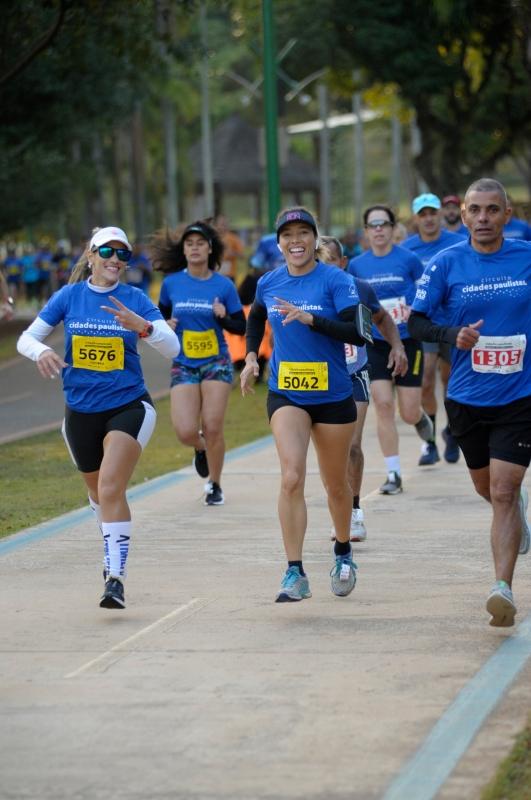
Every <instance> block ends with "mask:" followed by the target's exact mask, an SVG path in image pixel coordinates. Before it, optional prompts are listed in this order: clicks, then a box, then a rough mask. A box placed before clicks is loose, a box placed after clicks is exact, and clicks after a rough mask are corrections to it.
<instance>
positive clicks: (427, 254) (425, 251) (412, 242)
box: [402, 228, 468, 267]
mask: <svg viewBox="0 0 531 800" xmlns="http://www.w3.org/2000/svg"><path fill="white" fill-rule="evenodd" d="M465 230H466V229H465ZM465 237H468V231H466V233H465V234H460V233H454V232H453V231H447V230H445V228H441V235H440V236H439V238H438V239H435V240H434V241H433V242H425V241H423V240H422V239H421V238H420V236H419V235H418V233H415V234H414V235H413V236H408V237H407V239H404V241H403V242H402V247H405V248H406V250H411V252H412V253H415V255H416V256H418V257H419V258H420V260H421V261H422V266H423V267H425V266H426V265H427V263H428V261H429V260H430V259H432V258H433V256H436V255H437V253H440V252H441V250H446V248H447V247H452V245H454V244H459V242H462V241H463V239H464V238H465Z"/></svg>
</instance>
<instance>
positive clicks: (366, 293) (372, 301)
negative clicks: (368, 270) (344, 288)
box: [345, 278, 382, 375]
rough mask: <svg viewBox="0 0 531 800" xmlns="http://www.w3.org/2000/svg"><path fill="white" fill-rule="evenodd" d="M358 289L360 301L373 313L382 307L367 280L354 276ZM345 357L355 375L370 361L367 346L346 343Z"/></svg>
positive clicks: (350, 372)
mask: <svg viewBox="0 0 531 800" xmlns="http://www.w3.org/2000/svg"><path fill="white" fill-rule="evenodd" d="M354 283H355V284H356V289H357V290H358V294H359V298H360V303H363V305H364V306H367V308H370V310H371V311H372V313H373V314H376V313H377V312H378V311H380V309H381V308H382V305H381V303H380V301H379V300H378V298H377V297H376V292H375V291H374V289H373V288H372V286H371V285H370V283H368V282H367V281H363V280H361V278H354ZM345 357H346V361H347V370H348V374H349V375H354V373H355V372H357V371H358V370H360V369H363V367H364V366H365V364H366V363H367V361H368V356H367V346H366V345H355V344H345Z"/></svg>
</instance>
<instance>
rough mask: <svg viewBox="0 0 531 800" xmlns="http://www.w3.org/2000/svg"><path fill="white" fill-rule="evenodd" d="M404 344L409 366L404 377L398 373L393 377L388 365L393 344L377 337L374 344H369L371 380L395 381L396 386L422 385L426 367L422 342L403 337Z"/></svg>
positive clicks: (368, 354)
mask: <svg viewBox="0 0 531 800" xmlns="http://www.w3.org/2000/svg"><path fill="white" fill-rule="evenodd" d="M402 344H403V345H404V350H405V351H406V356H407V361H408V365H409V366H408V369H407V372H406V374H405V375H404V377H401V376H400V375H397V376H396V378H393V376H392V374H391V373H392V370H391V369H389V368H388V366H387V362H388V361H389V352H390V350H391V345H389V344H388V343H387V342H383V341H381V340H380V339H375V341H374V343H373V344H368V345H367V356H368V359H369V364H370V376H371V381H394V382H395V385H396V386H421V385H422V370H423V367H424V354H423V351H422V342H418V341H417V340H416V339H403V340H402Z"/></svg>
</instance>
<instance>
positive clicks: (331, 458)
mask: <svg viewBox="0 0 531 800" xmlns="http://www.w3.org/2000/svg"><path fill="white" fill-rule="evenodd" d="M355 425H356V423H355V422H350V423H347V424H342V425H325V424H323V423H318V424H316V425H314V426H313V428H312V439H313V442H314V445H315V449H316V451H317V458H318V460H319V469H320V472H321V477H322V480H323V483H324V486H325V489H326V493H327V495H328V508H329V510H330V516H331V517H332V522H333V523H334V529H335V531H336V539H337V541H338V542H348V541H350V518H351V515H352V490H351V488H350V486H349V483H348V480H347V468H348V460H349V452H350V445H351V442H352V436H353V433H354V428H355Z"/></svg>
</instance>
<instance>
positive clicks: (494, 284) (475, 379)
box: [409, 178, 531, 627]
mask: <svg viewBox="0 0 531 800" xmlns="http://www.w3.org/2000/svg"><path fill="white" fill-rule="evenodd" d="M509 215H510V208H509V206H508V203H507V197H506V194H505V190H504V188H503V186H502V185H501V184H500V183H498V181H495V180H492V179H490V178H482V179H480V180H478V181H475V182H474V183H473V184H472V185H471V186H470V187H469V189H468V191H467V193H466V195H465V208H464V212H463V218H464V221H465V223H466V225H467V227H468V230H469V231H470V241H464V242H462V243H461V244H459V245H456V246H455V247H452V248H450V249H449V250H445V251H444V252H442V253H440V254H439V255H437V256H436V257H435V258H434V259H432V261H431V262H430V263H429V264H428V266H427V268H426V271H425V273H424V275H423V278H422V281H421V283H420V285H419V288H418V290H417V296H416V299H415V302H414V304H413V312H412V315H411V318H410V321H409V328H410V331H411V334H412V335H413V336H415V337H417V338H419V339H420V338H421V339H423V340H425V341H444V342H447V343H448V344H450V345H453V349H452V371H451V375H450V381H449V384H448V397H447V400H446V410H447V413H448V418H449V421H450V428H451V431H452V434H453V435H454V436H455V437H456V439H457V441H458V443H459V446H460V448H461V450H462V451H463V455H464V457H465V461H466V463H467V466H468V469H469V471H470V475H471V477H472V481H473V483H474V487H475V489H476V491H477V492H478V494H480V495H481V496H482V497H484V498H485V499H486V500H487V501H488V502H490V503H491V505H492V527H491V544H492V553H493V557H494V567H495V575H496V583H495V585H494V587H493V589H492V591H491V593H490V595H489V597H488V600H487V611H489V613H490V614H491V615H492V620H491V623H490V624H491V625H496V626H502V627H505V626H510V625H513V623H514V616H515V614H516V606H515V603H514V597H513V595H512V591H511V585H512V579H513V573H514V568H515V564H516V559H517V556H518V553H519V552H520V553H526V552H527V551H528V550H529V539H530V531H529V525H528V523H527V520H526V510H527V504H528V495H527V490H526V489H525V488H523V486H522V482H523V479H524V476H525V473H526V469H527V468H528V466H529V463H530V461H531V353H530V352H529V351H528V350H527V343H528V341H529V340H530V339H531V315H530V313H529V309H530V307H531V246H530V245H528V244H527V243H525V242H516V241H513V240H510V239H504V237H503V226H504V224H505V222H506V220H507V218H508V216H509ZM439 309H442V311H443V314H444V318H445V320H446V323H447V324H446V325H445V326H443V325H439V324H437V323H436V322H433V319H434V316H435V315H436V314H437V312H438V310H439Z"/></svg>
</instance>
